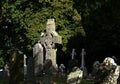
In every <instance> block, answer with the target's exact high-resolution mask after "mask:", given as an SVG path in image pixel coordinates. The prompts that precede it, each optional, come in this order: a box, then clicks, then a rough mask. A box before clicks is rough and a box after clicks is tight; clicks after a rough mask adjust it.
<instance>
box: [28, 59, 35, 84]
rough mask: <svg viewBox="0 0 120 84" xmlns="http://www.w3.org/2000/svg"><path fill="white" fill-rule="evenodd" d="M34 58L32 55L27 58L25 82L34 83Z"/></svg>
mask: <svg viewBox="0 0 120 84" xmlns="http://www.w3.org/2000/svg"><path fill="white" fill-rule="evenodd" d="M33 67H34V60H33V58H32V57H30V58H29V59H28V67H27V78H26V79H27V82H28V83H29V82H30V83H29V84H35V76H34V68H33Z"/></svg>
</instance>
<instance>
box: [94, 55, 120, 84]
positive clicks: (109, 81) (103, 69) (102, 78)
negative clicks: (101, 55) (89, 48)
mask: <svg viewBox="0 0 120 84" xmlns="http://www.w3.org/2000/svg"><path fill="white" fill-rule="evenodd" d="M119 74H120V66H118V65H117V64H116V63H115V61H114V59H112V58H110V57H107V58H105V59H104V61H103V63H100V64H99V66H98V67H96V72H95V79H94V84H118V82H117V80H118V78H119Z"/></svg>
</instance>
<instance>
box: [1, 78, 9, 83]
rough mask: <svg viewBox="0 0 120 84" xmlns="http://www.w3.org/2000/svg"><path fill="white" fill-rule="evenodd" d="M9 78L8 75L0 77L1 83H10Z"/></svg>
mask: <svg viewBox="0 0 120 84" xmlns="http://www.w3.org/2000/svg"><path fill="white" fill-rule="evenodd" d="M8 82H9V78H8V77H0V84H8Z"/></svg>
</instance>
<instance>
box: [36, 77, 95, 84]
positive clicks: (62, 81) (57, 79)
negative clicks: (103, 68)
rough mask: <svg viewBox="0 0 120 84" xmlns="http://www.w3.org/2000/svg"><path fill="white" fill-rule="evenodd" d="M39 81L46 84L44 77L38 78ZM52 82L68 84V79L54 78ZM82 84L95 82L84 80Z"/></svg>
mask: <svg viewBox="0 0 120 84" xmlns="http://www.w3.org/2000/svg"><path fill="white" fill-rule="evenodd" d="M37 80H41V81H42V82H43V84H44V79H43V77H37ZM51 80H52V81H54V82H55V83H53V84H67V83H66V78H60V77H52V78H51ZM81 84H93V81H92V80H85V79H84V80H82V81H81Z"/></svg>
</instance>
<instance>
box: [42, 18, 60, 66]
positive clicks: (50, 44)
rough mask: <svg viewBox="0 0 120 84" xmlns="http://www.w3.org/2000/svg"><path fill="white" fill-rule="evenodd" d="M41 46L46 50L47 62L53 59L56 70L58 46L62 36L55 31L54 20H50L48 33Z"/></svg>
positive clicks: (47, 27) (44, 36) (43, 36)
mask: <svg viewBox="0 0 120 84" xmlns="http://www.w3.org/2000/svg"><path fill="white" fill-rule="evenodd" d="M40 41H41V44H42V45H43V46H44V48H45V60H46V59H51V61H52V65H53V67H55V68H56V50H57V49H56V44H61V42H62V40H61V36H59V35H58V33H57V32H56V31H55V21H54V19H48V21H47V26H46V32H44V34H43V35H42V37H41V39H40Z"/></svg>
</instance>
